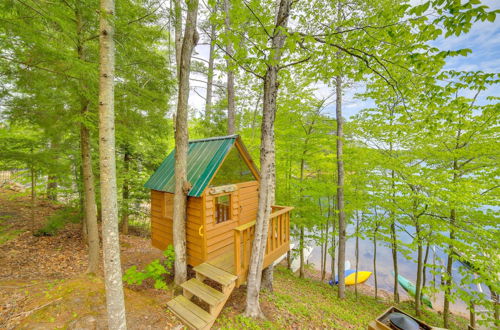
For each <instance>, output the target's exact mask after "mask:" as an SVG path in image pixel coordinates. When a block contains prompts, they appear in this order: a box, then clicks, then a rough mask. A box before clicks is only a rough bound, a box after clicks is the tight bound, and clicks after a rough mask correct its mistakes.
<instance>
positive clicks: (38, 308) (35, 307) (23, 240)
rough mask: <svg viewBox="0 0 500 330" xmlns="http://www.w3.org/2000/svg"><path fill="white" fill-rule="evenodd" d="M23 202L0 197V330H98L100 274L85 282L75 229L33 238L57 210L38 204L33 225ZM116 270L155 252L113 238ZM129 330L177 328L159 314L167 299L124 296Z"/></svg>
mask: <svg viewBox="0 0 500 330" xmlns="http://www.w3.org/2000/svg"><path fill="white" fill-rule="evenodd" d="M30 205H31V204H30V200H29V198H28V197H26V196H22V195H21V194H19V193H17V192H14V191H9V190H5V189H0V238H2V240H0V329H14V328H24V329H54V328H61V327H64V328H72V329H105V328H106V308H105V298H104V297H105V294H104V285H103V282H102V271H101V273H99V274H98V275H97V276H96V277H91V276H87V275H85V270H86V268H87V247H86V244H85V243H84V241H83V240H82V234H81V225H80V224H73V223H69V224H67V225H66V226H65V227H64V229H62V230H60V231H59V232H58V234H57V235H55V236H40V237H37V236H34V235H33V232H34V231H36V230H38V229H39V228H41V227H42V226H43V225H44V223H45V222H46V220H47V217H49V216H50V215H52V214H53V213H54V212H56V211H57V210H58V209H60V208H61V206H59V205H55V204H52V203H50V202H47V201H43V200H41V201H39V202H38V203H37V205H36V209H35V222H34V223H33V222H32V220H31V207H30ZM120 243H121V255H122V268H123V269H124V270H125V269H127V268H129V267H131V266H132V265H136V266H137V267H138V268H142V267H143V266H144V265H146V264H148V263H150V262H151V261H152V260H154V259H158V258H161V256H162V253H161V251H159V250H157V249H155V248H153V247H151V243H150V241H149V239H145V238H141V237H136V236H124V235H121V237H120ZM125 295H126V305H127V319H128V323H129V328H130V329H165V328H166V327H167V328H170V327H174V326H178V325H179V324H180V323H179V322H178V321H177V320H176V319H175V317H174V316H173V315H172V314H170V313H169V312H166V303H167V301H168V300H169V299H170V298H171V296H172V293H171V292H170V291H165V290H155V289H154V288H153V287H152V283H148V282H146V283H144V284H143V285H142V286H140V287H134V288H132V287H128V288H126V290H125Z"/></svg>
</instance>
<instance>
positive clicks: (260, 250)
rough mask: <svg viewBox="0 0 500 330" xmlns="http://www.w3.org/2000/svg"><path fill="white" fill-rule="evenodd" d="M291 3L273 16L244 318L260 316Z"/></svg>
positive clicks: (285, 1)
mask: <svg viewBox="0 0 500 330" xmlns="http://www.w3.org/2000/svg"><path fill="white" fill-rule="evenodd" d="M290 6H291V1H290V0H281V1H280V3H279V10H278V14H277V17H276V20H275V22H276V27H275V29H274V31H273V35H272V37H271V48H272V49H273V52H272V58H270V59H269V60H270V62H272V63H271V64H269V65H268V67H267V71H266V74H265V77H264V101H263V109H262V126H261V147H260V164H261V180H260V185H259V201H258V208H257V219H256V221H255V237H254V241H253V245H252V254H251V256H250V265H249V271H248V278H247V283H248V285H247V298H246V309H245V315H246V316H249V317H262V316H263V314H262V311H261V309H260V304H259V292H260V284H261V279H262V278H261V276H262V263H263V261H264V252H265V248H266V243H267V240H266V238H267V231H268V227H269V215H270V214H271V205H270V204H271V198H272V196H271V195H272V193H274V188H273V184H274V180H273V175H274V173H275V171H274V166H275V164H274V120H275V116H276V98H277V93H278V65H279V63H280V60H281V49H282V48H283V45H284V43H285V39H286V35H284V34H283V33H282V29H284V28H286V26H287V24H288V16H289V13H290Z"/></svg>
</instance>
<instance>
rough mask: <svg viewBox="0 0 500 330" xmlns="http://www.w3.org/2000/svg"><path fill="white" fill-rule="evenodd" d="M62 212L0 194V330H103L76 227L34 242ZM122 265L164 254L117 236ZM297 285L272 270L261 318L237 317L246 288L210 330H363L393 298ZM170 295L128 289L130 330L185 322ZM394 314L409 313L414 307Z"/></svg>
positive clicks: (99, 299) (461, 322)
mask: <svg viewBox="0 0 500 330" xmlns="http://www.w3.org/2000/svg"><path fill="white" fill-rule="evenodd" d="M62 208H63V206H62V205H58V204H54V203H51V202H48V201H45V200H39V201H38V202H37V204H36V208H35V209H34V215H35V216H34V221H33V218H32V209H31V203H30V199H29V198H28V197H26V196H25V194H21V193H19V192H14V191H11V190H6V189H2V188H0V251H1V252H0V329H106V328H107V327H106V306H105V292H104V283H103V280H102V273H100V274H97V276H90V275H85V270H86V268H87V253H86V246H85V243H84V242H83V239H82V235H81V225H80V224H78V223H71V222H69V223H67V224H66V225H65V226H64V227H63V228H62V229H60V230H59V231H58V232H57V234H56V235H54V236H34V235H33V233H34V232H37V231H38V230H39V229H40V228H42V227H43V226H44V225H45V224H46V223H47V219H48V218H49V217H50V216H52V215H53V214H55V213H57V212H58V211H60V210H61V209H62ZM120 245H121V256H122V267H123V269H124V270H125V269H128V268H129V267H131V266H133V265H136V266H137V267H138V268H139V269H141V268H142V267H143V266H145V265H146V264H148V263H150V262H151V261H152V260H154V259H159V258H161V256H162V253H161V251H159V250H157V249H155V248H153V247H151V244H150V241H149V239H147V238H143V237H137V236H134V235H121V236H120ZM306 275H307V278H304V279H300V278H298V277H297V276H296V275H294V274H292V273H291V272H290V271H288V270H287V269H286V268H284V267H277V268H276V271H275V277H274V289H275V290H274V292H272V293H270V292H264V293H263V294H262V295H261V307H262V309H263V312H264V314H265V315H266V318H267V319H266V320H252V319H248V318H245V317H243V316H241V313H242V312H243V310H244V306H245V288H244V287H240V288H239V289H237V290H235V291H234V292H233V294H232V295H231V298H230V300H229V301H228V302H227V304H226V306H225V308H224V310H223V312H222V314H221V315H220V316H219V318H218V320H217V322H216V323H215V326H214V328H223V329H261V328H262V329H306V328H307V329H318V328H332V329H361V328H363V329H366V326H367V324H368V323H369V321H370V320H372V319H374V318H376V316H378V315H379V314H380V313H382V312H383V311H384V310H385V309H387V308H388V307H390V306H391V304H390V302H389V299H390V294H388V293H385V292H382V293H381V298H379V299H378V300H376V299H374V298H373V296H371V294H372V289H371V288H370V287H368V286H364V285H360V286H359V288H360V293H359V296H358V298H356V297H355V295H354V292H353V290H351V288H350V289H349V290H347V298H346V299H345V300H339V299H337V295H336V289H335V288H332V287H331V286H329V285H328V284H326V283H322V282H321V281H319V280H318V279H317V273H316V272H314V271H313V270H308V272H307V274H306ZM172 296H173V290H171V289H170V290H157V289H154V288H153V283H151V282H145V283H144V284H143V285H141V286H128V285H127V286H126V287H125V301H126V309H127V321H128V326H129V328H130V329H172V328H179V329H181V328H182V324H181V323H180V322H179V321H178V320H177V319H176V318H175V316H174V315H173V314H172V313H170V312H169V311H168V310H167V308H166V304H167V302H168V301H169V300H170V299H171V298H172ZM398 308H400V309H403V310H405V311H407V312H410V313H411V311H412V305H411V302H403V303H401V304H400V305H399V306H398ZM422 319H423V320H424V321H426V322H427V323H428V324H430V325H435V326H439V325H441V324H442V323H441V316H440V315H439V314H438V313H436V312H434V311H430V310H426V311H424V315H423V317H422ZM452 324H453V326H452V328H453V329H465V328H466V327H467V326H466V325H467V320H465V319H464V318H462V317H459V316H453V317H452Z"/></svg>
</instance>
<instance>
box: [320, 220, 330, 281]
mask: <svg viewBox="0 0 500 330" xmlns="http://www.w3.org/2000/svg"><path fill="white" fill-rule="evenodd" d="M329 227H330V222H329V221H328V219H327V220H326V228H325V248H324V249H323V250H324V251H325V254H324V255H323V273H322V274H321V280H322V281H324V280H325V278H326V255H327V254H328V228H329Z"/></svg>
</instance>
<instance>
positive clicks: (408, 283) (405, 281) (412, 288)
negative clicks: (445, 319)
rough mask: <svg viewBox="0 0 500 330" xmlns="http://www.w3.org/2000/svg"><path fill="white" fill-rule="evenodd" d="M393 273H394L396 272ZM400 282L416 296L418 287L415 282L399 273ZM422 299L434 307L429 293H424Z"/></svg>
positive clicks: (409, 292) (410, 293)
mask: <svg viewBox="0 0 500 330" xmlns="http://www.w3.org/2000/svg"><path fill="white" fill-rule="evenodd" d="M392 275H394V273H393V274H392ZM398 283H399V285H401V286H402V287H403V289H405V291H406V292H408V294H409V295H410V296H412V297H413V298H415V292H416V289H417V288H416V286H415V284H413V282H411V281H410V280H408V279H407V278H405V277H403V276H401V275H399V274H398ZM421 300H422V302H423V303H424V304H425V305H427V306H428V307H429V308H432V303H431V300H430V299H429V297H428V296H427V295H425V294H423V295H422V296H421Z"/></svg>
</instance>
